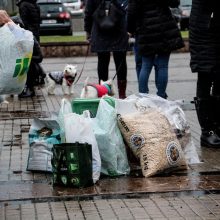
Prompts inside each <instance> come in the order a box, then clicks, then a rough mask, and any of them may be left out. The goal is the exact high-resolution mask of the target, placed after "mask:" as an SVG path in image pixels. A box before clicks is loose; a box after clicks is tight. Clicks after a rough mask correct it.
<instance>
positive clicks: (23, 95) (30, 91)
mask: <svg viewBox="0 0 220 220" xmlns="http://www.w3.org/2000/svg"><path fill="white" fill-rule="evenodd" d="M33 96H35V92H34V89H33V88H28V87H27V86H25V88H24V89H23V91H22V92H21V93H20V94H19V95H18V97H19V98H29V97H33Z"/></svg>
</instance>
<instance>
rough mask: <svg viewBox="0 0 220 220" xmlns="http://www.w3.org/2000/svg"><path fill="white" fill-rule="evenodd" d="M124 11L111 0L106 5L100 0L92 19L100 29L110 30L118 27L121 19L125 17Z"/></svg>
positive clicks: (103, 0)
mask: <svg viewBox="0 0 220 220" xmlns="http://www.w3.org/2000/svg"><path fill="white" fill-rule="evenodd" d="M125 14H126V12H125V11H124V10H123V9H122V8H121V7H120V6H119V5H117V4H116V2H115V0H111V1H110V4H109V6H108V7H106V2H105V0H102V2H101V3H100V5H99V6H98V8H97V9H96V10H95V12H94V14H93V19H94V21H95V23H96V24H97V26H98V28H99V29H100V30H101V31H105V32H110V31H113V30H116V29H120V24H121V20H122V19H123V18H124V17H125Z"/></svg>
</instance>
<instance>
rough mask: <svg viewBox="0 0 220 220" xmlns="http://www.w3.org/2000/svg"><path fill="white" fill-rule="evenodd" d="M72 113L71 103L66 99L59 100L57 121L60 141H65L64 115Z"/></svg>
mask: <svg viewBox="0 0 220 220" xmlns="http://www.w3.org/2000/svg"><path fill="white" fill-rule="evenodd" d="M69 113H72V107H71V103H70V102H69V101H68V100H67V99H62V100H61V107H60V111H59V114H58V118H57V122H58V123H59V125H60V136H61V143H65V142H66V140H65V129H64V115H65V114H69Z"/></svg>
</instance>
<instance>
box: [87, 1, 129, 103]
mask: <svg viewBox="0 0 220 220" xmlns="http://www.w3.org/2000/svg"><path fill="white" fill-rule="evenodd" d="M102 4H104V7H105V13H109V11H110V10H108V8H109V6H110V4H114V5H116V7H117V8H118V9H119V10H120V11H121V12H122V14H123V16H122V17H121V18H120V19H118V21H117V25H116V26H115V27H114V28H113V29H110V30H107V29H104V28H101V27H100V25H99V24H98V22H99V21H100V19H99V21H97V20H98V19H95V17H94V15H95V14H96V13H97V10H98V8H99V7H100V6H101V5H102ZM126 4H127V0H111V1H110V0H87V1H86V6H85V17H84V29H85V31H86V33H87V39H88V40H89V42H90V44H91V51H92V52H96V53H97V56H98V66H97V69H98V79H99V82H100V80H103V81H106V80H108V77H109V62H110V54H111V52H112V53H113V58H114V63H115V67H116V74H117V83H118V93H119V98H122V99H124V98H126V86H127V62H126V51H127V49H128V34H127V30H126V6H127V5H126Z"/></svg>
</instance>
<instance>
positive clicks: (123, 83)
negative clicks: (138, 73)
mask: <svg viewBox="0 0 220 220" xmlns="http://www.w3.org/2000/svg"><path fill="white" fill-rule="evenodd" d="M126 87H127V80H118V96H119V98H120V99H125V98H126Z"/></svg>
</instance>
